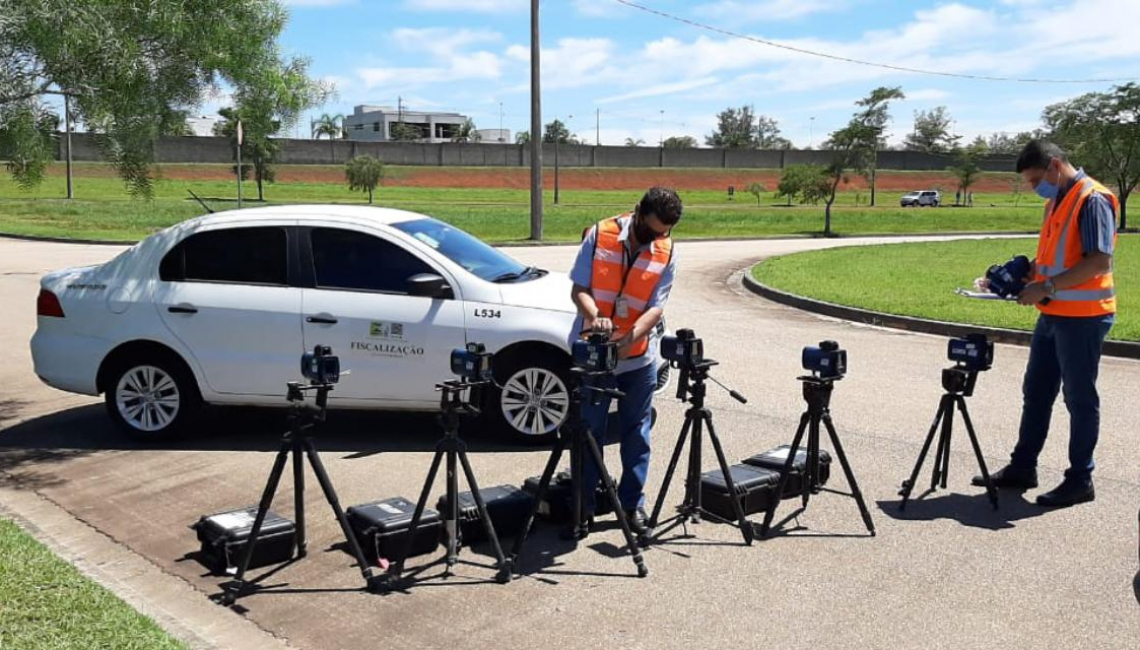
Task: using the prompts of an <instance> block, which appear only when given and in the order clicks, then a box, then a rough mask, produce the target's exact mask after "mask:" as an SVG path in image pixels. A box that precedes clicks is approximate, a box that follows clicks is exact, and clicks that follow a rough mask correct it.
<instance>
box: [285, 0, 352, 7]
mask: <svg viewBox="0 0 1140 650" xmlns="http://www.w3.org/2000/svg"><path fill="white" fill-rule="evenodd" d="M355 1H356V0H285V4H286V5H288V6H290V7H335V6H337V5H347V4H352V3H353V2H355Z"/></svg>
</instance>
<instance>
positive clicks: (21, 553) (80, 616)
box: [0, 519, 186, 650]
mask: <svg viewBox="0 0 1140 650" xmlns="http://www.w3.org/2000/svg"><path fill="white" fill-rule="evenodd" d="M185 647H186V646H185V645H184V644H182V643H181V642H180V641H177V640H176V639H174V638H172V637H171V636H169V635H168V634H166V633H165V632H164V631H162V629H161V628H159V627H158V625H156V624H155V623H154V622H153V621H151V620H150V619H149V618H147V617H145V616H143V615H142V614H139V613H138V612H136V611H134V610H133V609H131V607H130V606H129V605H127V604H126V603H124V602H123V601H121V600H119V599H118V598H117V597H116V596H114V595H113V594H112V593H111V592H109V591H107V590H106V589H104V588H103V587H101V586H99V585H97V584H95V583H94V582H92V581H91V580H88V579H87V578H85V577H84V576H82V575H81V574H80V573H79V572H78V571H77V570H76V569H75V568H74V567H72V566H71V565H70V564H68V563H67V562H64V561H63V560H61V559H60V558H58V557H56V556H55V555H53V554H52V553H51V551H49V550H48V549H47V548H45V547H44V546H43V545H42V544H40V543H39V542H37V541H36V540H34V539H33V538H32V537H31V536H30V535H28V534H27V533H25V532H24V531H22V530H20V528H19V527H17V526H16V524H14V523H12V522H11V521H8V520H5V519H0V648H4V650H8V649H11V650H17V649H23V648H26V649H28V650H33V649H34V650H57V649H59V650H62V649H64V648H77V649H83V650H87V649H94V648H114V649H115V650H132V649H138V650H158V649H162V648H185Z"/></svg>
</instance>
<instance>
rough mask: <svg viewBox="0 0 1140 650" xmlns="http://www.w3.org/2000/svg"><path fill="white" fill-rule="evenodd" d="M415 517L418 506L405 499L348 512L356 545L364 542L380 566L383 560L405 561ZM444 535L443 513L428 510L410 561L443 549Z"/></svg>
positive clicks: (372, 504) (370, 504)
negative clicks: (440, 542)
mask: <svg viewBox="0 0 1140 650" xmlns="http://www.w3.org/2000/svg"><path fill="white" fill-rule="evenodd" d="M415 513H416V504H414V503H412V502H411V501H408V500H407V499H405V498H403V497H395V498H392V499H385V500H383V501H373V502H371V503H362V504H360V505H356V506H352V507H350V508H349V509H348V510H346V511H345V515H347V516H348V525H349V526H351V527H352V533H353V534H354V535H356V541H358V542H360V548H361V550H363V551H364V556H365V557H367V558H368V559H369V560H370V561H372V562H379V560H380V559H381V558H384V559H388V560H393V561H396V560H401V559H404V558H403V557H401V556H402V555H403V553H404V549H405V548H406V547H407V544H408V529H409V528H411V526H412V515H414V514H415ZM442 531H443V526H442V524H441V521H440V518H439V513H438V512H436V511H435V510H432V509H431V508H424V512H423V514H422V515H421V516H420V525H419V527H418V528H416V537H415V541H413V542H412V547H411V549H410V550H409V551H408V556H407V557H414V556H417V555H427V554H428V553H431V552H432V551H434V550H435V549H436V548H437V547H438V546H439V540H440V535H441V533H442Z"/></svg>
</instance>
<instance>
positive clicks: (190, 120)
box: [186, 115, 222, 137]
mask: <svg viewBox="0 0 1140 650" xmlns="http://www.w3.org/2000/svg"><path fill="white" fill-rule="evenodd" d="M221 121H222V118H221V117H219V116H217V115H199V116H190V117H187V118H186V126H188V127H190V132H191V133H193V134H194V135H196V136H199V137H209V136H211V135H214V125H215V124H217V123H218V122H221Z"/></svg>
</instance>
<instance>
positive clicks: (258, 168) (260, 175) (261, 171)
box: [214, 107, 281, 201]
mask: <svg viewBox="0 0 1140 650" xmlns="http://www.w3.org/2000/svg"><path fill="white" fill-rule="evenodd" d="M218 115H220V116H221V118H222V119H221V121H219V122H218V123H217V124H215V125H214V135H216V136H221V137H226V138H229V139H230V146H231V147H233V152H234V153H233V159H234V162H235V163H236V162H237V149H238V146H237V123H238V120H239V119H241V121H242V125H241V126H242V145H241V159H242V164H241V169H238V167H237V165H236V164H235V165H234V167H233V172H234V175H235V176H237V175H238V174H240V175H241V179H242V180H243V181H245V180H249V176H250V173H251V172H252V174H253V177H254V180H255V181H257V200H258V201H264V200H265V183H272V182H273V181H275V180H276V179H277V173H276V171H275V170H274V169H273V163H274V161H275V160H276V157H277V154H278V153H280V151H281V147H280V146H279V145H278V144H277V143H276V142H274V141H273V140H272V139H270V138H269V137H262V134H260V133H258V132H257V131H258V129H259V126H258V125H257V124H256V123H254V124H247V123H246V121H245V119H244V118H243V117H242V112H241V110H239V109H237V108H233V107H226V108H222V109H219V110H218ZM251 127H252V129H251ZM274 130H276V129H274Z"/></svg>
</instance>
